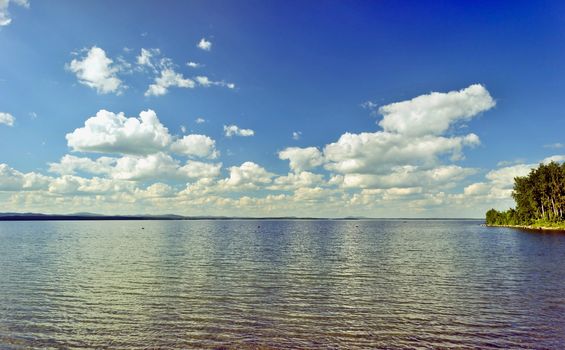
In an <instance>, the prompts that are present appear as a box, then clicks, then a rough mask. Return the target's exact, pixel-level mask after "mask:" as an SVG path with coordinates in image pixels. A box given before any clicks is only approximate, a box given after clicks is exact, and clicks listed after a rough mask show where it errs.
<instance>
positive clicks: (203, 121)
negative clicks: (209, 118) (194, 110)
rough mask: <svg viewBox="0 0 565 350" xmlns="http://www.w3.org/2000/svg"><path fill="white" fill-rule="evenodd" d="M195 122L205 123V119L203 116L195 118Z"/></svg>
mask: <svg viewBox="0 0 565 350" xmlns="http://www.w3.org/2000/svg"><path fill="white" fill-rule="evenodd" d="M195 122H196V124H203V123H206V119H204V118H196V120H195Z"/></svg>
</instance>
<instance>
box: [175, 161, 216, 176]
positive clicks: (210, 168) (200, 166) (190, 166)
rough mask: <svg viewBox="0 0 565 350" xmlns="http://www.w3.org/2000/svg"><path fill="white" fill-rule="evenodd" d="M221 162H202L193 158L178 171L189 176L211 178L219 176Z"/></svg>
mask: <svg viewBox="0 0 565 350" xmlns="http://www.w3.org/2000/svg"><path fill="white" fill-rule="evenodd" d="M221 169H222V163H204V162H199V161H195V160H189V161H188V162H186V165H185V166H183V167H181V168H180V169H179V171H180V172H181V173H182V174H184V175H186V176H187V177H189V178H199V179H200V178H206V179H211V178H215V177H218V176H220V170H221Z"/></svg>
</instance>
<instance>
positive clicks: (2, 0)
mask: <svg viewBox="0 0 565 350" xmlns="http://www.w3.org/2000/svg"><path fill="white" fill-rule="evenodd" d="M10 3H14V4H16V5H19V6H23V7H25V8H29V1H28V0H0V27H2V26H7V25H8V24H10V23H12V18H11V17H10V12H8V7H9V6H10Z"/></svg>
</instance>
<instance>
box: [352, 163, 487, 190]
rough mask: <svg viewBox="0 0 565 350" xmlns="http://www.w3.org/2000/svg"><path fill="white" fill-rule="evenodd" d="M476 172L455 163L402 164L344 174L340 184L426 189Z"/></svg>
mask: <svg viewBox="0 0 565 350" xmlns="http://www.w3.org/2000/svg"><path fill="white" fill-rule="evenodd" d="M475 172H476V170H474V169H469V168H462V167H460V166H457V165H442V166H438V167H436V168H432V169H421V168H418V167H415V166H409V165H406V166H402V167H397V168H394V169H391V171H390V172H389V173H384V174H360V173H351V174H345V175H344V176H343V177H342V178H341V181H342V186H343V187H345V188H382V189H387V188H406V187H419V186H425V187H426V189H427V190H437V188H439V187H453V186H454V185H455V184H456V183H457V182H458V181H460V180H463V179H464V178H466V177H467V176H469V175H472V174H474V173H475Z"/></svg>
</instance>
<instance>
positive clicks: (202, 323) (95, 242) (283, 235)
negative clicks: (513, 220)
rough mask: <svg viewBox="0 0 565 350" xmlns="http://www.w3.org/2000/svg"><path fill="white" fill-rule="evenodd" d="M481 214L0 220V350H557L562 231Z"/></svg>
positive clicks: (563, 329) (563, 313) (563, 273)
mask: <svg viewBox="0 0 565 350" xmlns="http://www.w3.org/2000/svg"><path fill="white" fill-rule="evenodd" d="M479 223H480V222H478V221H407V222H403V221H191V222H189V221H151V222H0V348H2V349H4V348H6V349H11V348H14V349H17V348H57V349H58V348H116V349H134V348H135V349H141V348H159V349H161V348H162V349H167V348H169V349H176V348H179V349H201V348H212V349H214V348H223V349H282V348H284V349H371V348H504V349H507V348H531V349H550V348H551V349H560V348H561V349H563V348H565V234H540V233H529V232H524V231H518V230H512V229H506V228H485V227H481V226H479ZM259 225H260V227H258V226H259ZM141 227H145V229H144V230H142V229H141Z"/></svg>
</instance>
